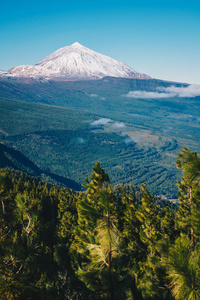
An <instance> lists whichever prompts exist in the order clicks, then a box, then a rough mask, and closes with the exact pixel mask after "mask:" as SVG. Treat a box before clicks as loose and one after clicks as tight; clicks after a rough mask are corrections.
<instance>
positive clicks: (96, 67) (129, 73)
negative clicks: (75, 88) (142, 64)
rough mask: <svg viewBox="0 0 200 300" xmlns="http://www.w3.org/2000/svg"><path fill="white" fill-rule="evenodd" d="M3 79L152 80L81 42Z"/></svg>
mask: <svg viewBox="0 0 200 300" xmlns="http://www.w3.org/2000/svg"><path fill="white" fill-rule="evenodd" d="M0 75H1V76H11V77H12V76H14V77H45V78H51V79H52V78H54V79H62V80H63V79H66V80H80V79H81V80H87V79H100V78H103V77H105V76H112V77H123V78H127V77H128V78H139V79H149V78H150V76H148V75H146V74H143V73H139V72H137V71H135V70H133V69H132V68H131V67H129V66H127V65H126V64H124V63H122V62H119V61H117V60H115V59H113V58H110V57H108V56H106V55H103V54H100V53H97V52H95V51H93V50H91V49H89V48H86V47H84V46H82V45H81V44H79V43H77V42H76V43H74V44H72V45H70V46H66V47H64V48H61V49H59V50H57V51H55V52H54V53H52V54H50V55H48V56H47V57H45V58H44V59H42V60H41V61H39V62H38V63H37V64H35V65H21V66H18V67H14V68H12V69H10V70H9V71H8V72H5V73H1V74H0Z"/></svg>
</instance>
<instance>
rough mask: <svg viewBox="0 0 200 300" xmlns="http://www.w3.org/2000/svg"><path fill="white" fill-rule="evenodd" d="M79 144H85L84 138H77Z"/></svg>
mask: <svg viewBox="0 0 200 300" xmlns="http://www.w3.org/2000/svg"><path fill="white" fill-rule="evenodd" d="M77 143H78V144H85V140H84V139H83V138H81V137H78V138H77Z"/></svg>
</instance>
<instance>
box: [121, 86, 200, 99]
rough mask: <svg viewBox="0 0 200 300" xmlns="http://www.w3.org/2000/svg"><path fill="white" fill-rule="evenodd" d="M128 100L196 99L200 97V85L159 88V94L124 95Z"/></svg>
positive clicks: (135, 92) (139, 93) (138, 92)
mask: <svg viewBox="0 0 200 300" xmlns="http://www.w3.org/2000/svg"><path fill="white" fill-rule="evenodd" d="M123 96H125V97H127V98H137V99H159V98H171V97H188V98H190V97H196V96H200V85H196V84H191V85H189V86H182V87H177V86H174V85H172V86H170V87H167V88H165V87H159V88H157V92H146V91H130V92H129V93H128V94H126V95H123Z"/></svg>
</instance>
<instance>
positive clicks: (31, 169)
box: [0, 143, 81, 190]
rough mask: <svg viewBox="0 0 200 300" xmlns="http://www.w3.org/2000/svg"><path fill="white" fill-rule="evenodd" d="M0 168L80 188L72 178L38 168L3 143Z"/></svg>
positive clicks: (76, 188) (0, 152)
mask: <svg viewBox="0 0 200 300" xmlns="http://www.w3.org/2000/svg"><path fill="white" fill-rule="evenodd" d="M0 168H11V169H14V170H19V171H23V172H26V173H27V174H29V175H33V176H37V177H39V178H47V179H48V181H50V180H51V181H53V182H56V183H58V184H62V185H65V186H66V187H68V188H71V189H74V190H80V189H81V186H80V184H78V183H77V182H75V181H74V180H71V179H68V178H66V177H63V176H59V175H57V174H54V173H51V172H47V171H45V170H42V169H40V168H38V167H37V166H36V164H35V163H34V162H32V161H31V160H30V159H28V158H27V157H26V156H24V155H23V154H22V153H21V152H20V151H17V150H15V149H13V148H10V147H7V146H6V145H4V144H3V143H0Z"/></svg>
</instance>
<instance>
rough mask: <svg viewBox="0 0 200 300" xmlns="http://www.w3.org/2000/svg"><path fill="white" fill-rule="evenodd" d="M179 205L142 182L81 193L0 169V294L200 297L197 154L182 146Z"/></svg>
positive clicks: (99, 181) (100, 177) (100, 179)
mask: <svg viewBox="0 0 200 300" xmlns="http://www.w3.org/2000/svg"><path fill="white" fill-rule="evenodd" d="M177 168H179V169H180V170H181V171H182V178H181V180H180V181H179V182H178V188H179V195H178V200H179V205H171V204H170V205H166V204H167V203H166V202H165V203H162V201H161V200H160V199H158V198H156V197H154V196H153V195H152V194H151V193H149V191H148V187H147V186H146V185H145V183H143V184H142V185H141V186H140V189H139V188H137V187H134V186H132V185H121V184H120V185H117V186H113V185H111V184H110V178H109V176H108V175H107V173H106V171H104V169H103V168H101V166H100V163H99V162H97V163H96V164H95V166H93V172H92V174H91V175H90V177H89V178H86V179H85V183H84V187H85V190H84V191H82V192H74V191H72V190H69V189H66V188H63V187H59V186H57V185H53V184H50V183H49V184H48V183H46V182H44V181H42V180H40V179H38V178H37V177H31V176H30V175H27V174H26V173H23V172H20V171H16V170H12V169H1V174H0V298H1V299H94V300H95V299H111V300H114V299H115V300H116V299H134V300H151V299H152V300H155V299H164V300H165V299H166V300H170V299H180V300H188V299H200V222H199V220H200V158H199V155H198V154H197V153H196V152H192V151H189V150H188V149H187V148H184V149H183V150H181V151H180V153H179V155H178V158H177Z"/></svg>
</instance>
